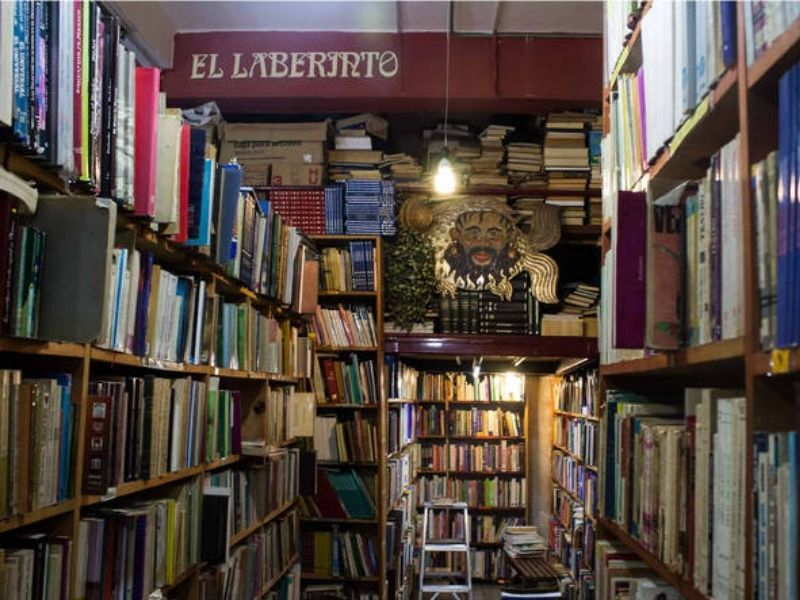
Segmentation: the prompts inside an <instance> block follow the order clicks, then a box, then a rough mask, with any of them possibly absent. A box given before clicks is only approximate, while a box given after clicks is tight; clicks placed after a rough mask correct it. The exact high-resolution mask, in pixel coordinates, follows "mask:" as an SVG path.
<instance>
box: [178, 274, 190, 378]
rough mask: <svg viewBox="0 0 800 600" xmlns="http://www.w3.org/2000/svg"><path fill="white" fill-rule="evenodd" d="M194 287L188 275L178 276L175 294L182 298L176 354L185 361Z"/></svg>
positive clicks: (179, 359)
mask: <svg viewBox="0 0 800 600" xmlns="http://www.w3.org/2000/svg"><path fill="white" fill-rule="evenodd" d="M191 288H192V280H191V279H189V278H188V277H178V286H177V289H176V292H175V295H176V296H177V297H178V299H179V300H180V313H179V314H178V341H177V344H176V346H175V356H176V358H177V360H178V361H181V362H182V361H183V355H184V348H185V347H186V335H187V330H188V328H189V325H190V324H189V323H187V318H186V317H187V315H188V313H189V306H188V303H189V297H190V294H189V292H190V290H191Z"/></svg>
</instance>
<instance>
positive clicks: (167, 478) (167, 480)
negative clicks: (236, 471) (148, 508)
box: [81, 465, 205, 506]
mask: <svg viewBox="0 0 800 600" xmlns="http://www.w3.org/2000/svg"><path fill="white" fill-rule="evenodd" d="M204 468H205V467H204V466H203V465H199V466H197V467H189V468H188V469H182V470H180V471H175V472H174V473H165V474H164V475H162V476H160V477H154V478H152V479H140V480H138V481H126V482H125V483H121V484H119V485H118V486H116V488H109V490H111V491H110V492H106V493H105V494H102V495H84V496H83V497H82V498H81V506H91V505H93V504H99V503H101V502H111V501H113V500H116V499H117V498H123V497H125V496H130V495H131V494H137V493H139V492H143V491H145V490H152V489H154V488H158V487H161V486H164V485H169V484H171V483H177V482H179V481H183V480H185V479H190V478H192V477H195V476H197V475H200V474H201V473H202V472H203V469H204Z"/></svg>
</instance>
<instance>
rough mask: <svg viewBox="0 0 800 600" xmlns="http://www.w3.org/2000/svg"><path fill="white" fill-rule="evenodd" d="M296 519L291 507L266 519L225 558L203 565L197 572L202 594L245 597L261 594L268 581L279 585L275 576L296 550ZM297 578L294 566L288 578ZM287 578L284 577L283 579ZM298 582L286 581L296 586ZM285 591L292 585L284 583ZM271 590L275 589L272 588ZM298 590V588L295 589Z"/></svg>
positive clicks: (242, 599) (235, 598)
mask: <svg viewBox="0 0 800 600" xmlns="http://www.w3.org/2000/svg"><path fill="white" fill-rule="evenodd" d="M298 525H299V520H298V517H297V511H292V512H290V513H288V514H286V515H284V516H282V517H280V518H278V519H276V520H274V521H271V522H270V523H268V524H267V525H266V526H265V527H264V528H263V529H260V530H258V531H256V532H255V533H253V534H252V535H250V536H249V537H247V538H246V539H245V540H244V541H243V542H242V543H240V544H238V545H237V546H235V547H234V548H233V549H232V550H231V552H230V557H229V558H228V559H227V561H226V562H224V563H222V564H219V565H214V566H210V567H206V568H205V569H204V570H203V572H202V573H201V575H200V580H199V581H200V587H201V589H202V590H203V591H204V593H205V598H208V599H209V600H210V599H211V598H230V599H231V600H248V599H251V598H256V597H261V596H262V595H264V592H263V591H264V590H265V589H266V586H267V585H269V584H273V583H274V584H275V585H276V586H277V587H278V588H280V587H281V584H280V583H278V582H275V578H276V577H277V576H278V575H279V574H280V573H282V572H283V571H285V570H286V569H287V568H288V567H289V565H291V564H292V562H293V561H295V560H296V558H297V553H298V551H299V548H298V541H299V537H300V536H299V529H298ZM289 577H291V578H292V579H295V580H297V579H299V577H300V573H299V572H298V571H297V569H294V570H293V571H290V575H289V576H287V578H289ZM287 578H284V580H286V579H287ZM295 585H299V583H294V582H292V583H289V582H287V583H285V584H284V586H295ZM284 589H286V590H287V591H288V590H289V589H292V587H284ZM272 593H273V594H274V593H276V592H275V590H274V589H273V590H272ZM295 593H296V594H299V590H296V592H295Z"/></svg>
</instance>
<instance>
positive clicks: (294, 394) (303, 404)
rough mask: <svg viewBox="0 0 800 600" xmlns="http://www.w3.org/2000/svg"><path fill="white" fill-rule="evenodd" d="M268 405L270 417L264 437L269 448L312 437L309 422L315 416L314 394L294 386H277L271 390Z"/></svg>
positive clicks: (268, 395)
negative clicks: (296, 388) (301, 390)
mask: <svg viewBox="0 0 800 600" xmlns="http://www.w3.org/2000/svg"><path fill="white" fill-rule="evenodd" d="M266 405H267V406H266V408H267V414H268V415H270V418H269V421H268V422H267V426H266V430H265V437H264V441H265V442H266V444H267V446H281V445H282V444H284V443H285V442H287V441H288V440H292V439H294V438H297V437H310V436H311V435H312V430H311V427H310V425H311V423H308V422H307V420H308V419H310V418H311V416H312V415H313V414H314V395H313V394H312V393H310V392H300V391H297V390H295V386H293V385H284V386H276V387H274V388H271V389H270V390H269V392H268V394H267V402H266ZM306 426H308V427H306Z"/></svg>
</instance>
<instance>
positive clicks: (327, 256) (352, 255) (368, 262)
mask: <svg viewBox="0 0 800 600" xmlns="http://www.w3.org/2000/svg"><path fill="white" fill-rule="evenodd" d="M321 266H322V274H321V276H320V289H321V291H324V292H337V291H341V292H350V291H371V290H374V289H375V281H374V279H375V246H374V244H373V243H372V242H371V241H369V240H364V241H353V242H348V244H347V248H346V249H345V248H338V247H335V246H332V247H328V248H323V249H322V260H321Z"/></svg>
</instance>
